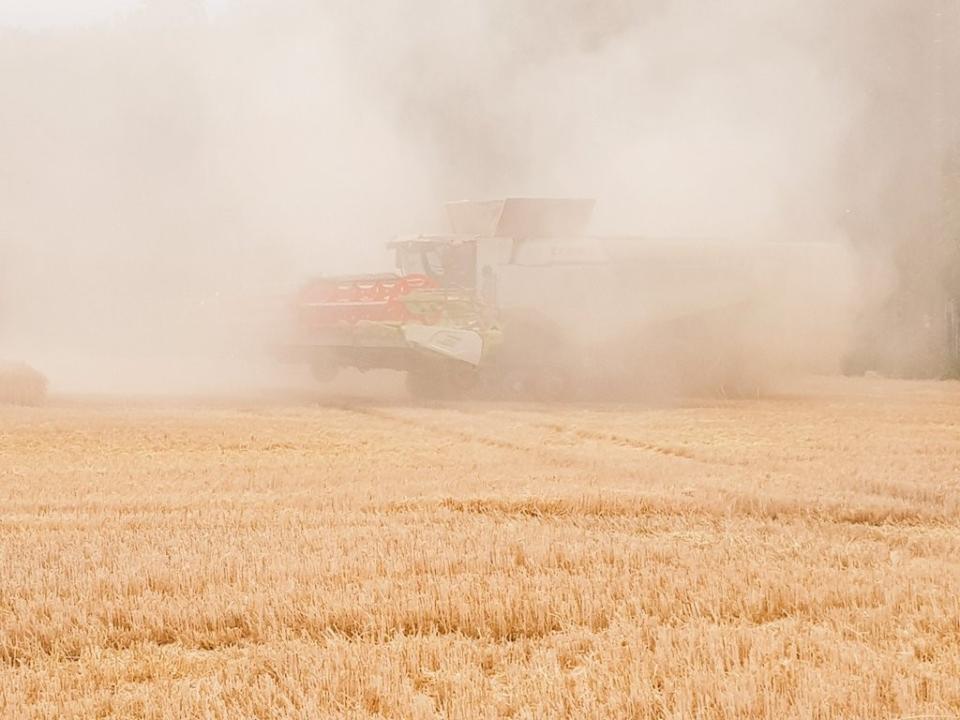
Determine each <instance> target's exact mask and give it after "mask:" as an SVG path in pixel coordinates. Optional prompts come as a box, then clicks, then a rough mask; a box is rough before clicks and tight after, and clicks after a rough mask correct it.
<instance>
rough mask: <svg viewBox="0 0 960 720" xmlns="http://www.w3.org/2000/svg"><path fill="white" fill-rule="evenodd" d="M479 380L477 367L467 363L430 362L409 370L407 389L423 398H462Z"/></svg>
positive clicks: (417, 396) (416, 396)
mask: <svg viewBox="0 0 960 720" xmlns="http://www.w3.org/2000/svg"><path fill="white" fill-rule="evenodd" d="M477 381H478V378H477V371H476V369H475V368H473V367H472V366H470V365H467V364H466V363H461V362H447V363H438V364H430V365H425V366H423V367H417V368H413V369H411V370H409V371H408V372H407V391H408V392H409V393H410V394H411V395H412V396H413V397H415V398H418V399H421V400H460V399H462V398H464V397H466V396H467V395H469V394H470V392H471V391H473V389H474V388H475V387H476V385H477Z"/></svg>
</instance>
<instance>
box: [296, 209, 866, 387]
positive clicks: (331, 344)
mask: <svg viewBox="0 0 960 720" xmlns="http://www.w3.org/2000/svg"><path fill="white" fill-rule="evenodd" d="M593 205H594V203H593V201H592V200H557V199H507V200H501V201H492V202H455V203H449V204H448V205H447V211H448V215H449V219H450V223H451V226H452V232H451V233H450V234H446V235H418V236H415V237H406V238H400V239H398V240H396V241H394V242H392V243H391V244H390V247H391V248H392V249H393V250H394V251H395V253H396V264H397V270H398V271H397V272H396V273H394V274H384V275H363V276H354V277H338V278H317V279H315V280H312V281H310V282H309V283H308V284H307V285H306V286H305V287H303V288H302V290H301V291H300V292H299V294H298V295H297V297H296V298H295V302H294V308H293V311H294V329H293V330H292V334H291V338H290V339H289V340H288V341H287V342H286V343H285V345H284V351H283V352H284V355H285V357H286V358H287V359H288V360H291V361H298V362H306V363H308V364H309V365H310V367H311V368H312V371H313V374H314V376H315V377H316V378H317V379H318V380H320V381H327V380H331V379H332V378H334V377H335V376H336V374H337V373H338V371H339V370H340V369H341V368H345V367H353V368H358V369H360V370H362V371H365V370H373V369H380V368H389V369H394V370H400V371H405V372H406V373H407V377H408V387H409V389H410V391H411V393H412V394H414V395H415V396H418V397H424V398H458V397H470V396H484V397H498V398H530V399H537V400H555V399H575V398H600V397H613V398H625V397H628V396H630V395H633V394H647V393H650V392H668V393H673V392H691V391H703V390H716V391H719V392H722V393H731V392H744V391H751V392H753V391H755V390H756V389H757V387H758V384H759V383H760V382H761V380H762V378H763V377H765V376H766V375H767V374H769V373H770V372H771V371H776V372H779V371H783V370H786V369H788V368H790V369H807V370H809V369H823V367H822V365H823V360H824V359H825V358H829V359H830V360H835V359H836V357H837V356H838V355H839V353H840V352H841V350H842V349H841V348H840V347H839V344H838V342H837V341H838V340H839V339H841V338H842V337H843V336H844V330H845V327H844V325H845V319H846V317H847V309H848V307H849V305H850V302H849V301H850V297H851V295H850V291H851V289H852V282H851V278H852V267H851V263H850V258H849V256H848V255H847V253H846V251H845V250H844V249H843V248H842V247H840V246H838V245H835V244H828V243H781V242H763V243H757V242H751V243H747V242H731V241H719V240H682V239H653V238H644V237H594V236H590V235H588V234H587V233H586V229H587V225H588V222H589V220H590V216H591V214H592V211H593ZM832 349H835V350H836V351H835V352H833V351H832ZM831 369H832V368H831Z"/></svg>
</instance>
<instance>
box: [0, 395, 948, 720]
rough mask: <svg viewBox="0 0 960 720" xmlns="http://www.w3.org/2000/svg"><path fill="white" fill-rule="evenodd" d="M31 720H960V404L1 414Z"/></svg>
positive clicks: (10, 694) (880, 400)
mask: <svg viewBox="0 0 960 720" xmlns="http://www.w3.org/2000/svg"><path fill="white" fill-rule="evenodd" d="M0 570H2V584H0V716H2V717H6V718H33V717H36V718H41V717H42V718H74V717H78V718H79V717H82V718H88V717H90V718H93V717H98V718H128V717H144V718H274V717H277V718H287V717H291V718H293V717H297V718H319V717H357V718H360V717H385V718H407V717H413V718H429V717H445V718H493V717H516V718H545V717H570V718H627V717H636V718H647V717H662V718H741V717H750V718H771V719H773V718H794V717H796V718H830V719H833V718H900V717H917V716H939V717H956V716H958V715H960V386H958V385H956V384H952V383H939V384H937V383H930V384H921V383H894V382H884V381H880V380H859V381H820V382H818V383H817V385H816V386H815V387H808V388H806V389H805V390H804V392H803V393H800V392H799V391H798V392H797V393H795V394H792V395H781V396H778V397H770V398H766V399H762V400H749V401H722V402H703V403H691V404H687V405H685V406H683V407H674V408H652V407H629V408H614V407H574V408H549V407H542V406H541V407H531V406H505V405H470V406H465V407H454V406H443V407H417V406H409V405H403V404H390V403H381V404H376V403H372V402H356V401H354V402H352V403H351V402H348V401H341V402H336V401H326V402H320V403H318V402H316V401H313V402H308V401H303V400H301V401H299V402H293V401H285V402H281V401H265V400H260V401H249V402H247V403H246V404H244V403H242V402H236V403H228V402H214V401H210V402H206V403H203V402H199V401H195V402H183V403H179V404H177V403H171V402H167V403H157V402H153V403H151V402H133V401H131V402H130V403H126V404H125V403H122V402H119V401H93V400H86V401H80V400H72V401H71V400H63V399H61V400H57V401H54V402H53V403H52V404H51V405H50V406H49V407H47V408H44V409H36V408H3V409H0Z"/></svg>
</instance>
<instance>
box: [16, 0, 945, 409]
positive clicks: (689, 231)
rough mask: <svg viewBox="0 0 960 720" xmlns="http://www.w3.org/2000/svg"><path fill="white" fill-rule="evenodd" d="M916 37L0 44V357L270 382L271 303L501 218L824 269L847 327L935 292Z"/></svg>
mask: <svg viewBox="0 0 960 720" xmlns="http://www.w3.org/2000/svg"><path fill="white" fill-rule="evenodd" d="M925 7H926V6H923V7H919V6H918V5H917V4H916V3H910V2H905V1H901V0H851V1H850V2H845V3H835V2H830V1H828V0H806V1H803V2H801V1H800V0H774V1H760V0H749V1H748V0H732V1H731V2H727V3H722V4H721V3H702V2H694V1H693V0H615V1H609V2H597V1H596V0H559V1H558V2H554V3H548V4H544V3H539V2H534V0H467V1H465V2H459V3H450V2H446V1H441V0H419V1H418V2H413V3H411V2H401V1H400V0H371V1H370V2H364V3H354V2H350V1H348V0H328V1H327V2H323V3H314V2H307V1H306V0H270V2H267V1H266V0H234V2H232V3H230V4H228V5H227V6H226V7H225V8H224V9H222V10H221V11H220V12H217V13H216V14H209V13H208V12H206V10H205V8H204V6H203V5H202V4H201V3H199V2H191V1H190V0H177V2H172V1H169V0H167V1H163V0H155V1H153V2H145V3H143V4H142V5H141V6H140V7H139V8H138V9H136V10H134V11H131V12H129V13H127V14H125V15H119V16H117V17H116V18H114V19H113V20H112V21H111V22H109V23H103V24H100V25H95V26H89V27H84V28H63V27H59V28H56V29H49V30H29V31H28V30H19V29H14V28H6V29H2V30H0V93H2V104H0V110H2V115H0V356H4V357H10V358H16V359H23V360H27V361H29V362H31V363H32V364H35V365H37V366H40V367H41V368H42V369H43V370H44V371H45V372H46V373H47V374H48V375H49V376H50V377H51V378H52V381H53V387H54V388H55V389H59V390H91V391H167V392H173V391H178V390H196V389H214V388H223V387H249V385H250V383H257V384H263V383H267V382H272V381H273V380H274V374H275V373H276V372H277V370H276V368H275V367H274V365H273V364H272V363H271V361H270V359H269V358H266V357H261V352H260V346H261V345H262V344H263V342H262V341H263V340H264V338H265V337H266V336H269V335H270V332H271V331H277V332H278V331H279V326H276V325H275V324H274V323H275V318H276V317H279V316H280V315H282V312H283V308H284V302H285V298H286V297H288V296H289V295H290V293H291V292H292V291H293V290H294V289H295V288H296V287H297V285H298V284H299V283H300V282H302V281H303V280H305V279H306V278H307V277H309V276H311V275H317V274H337V273H345V272H347V273H349V272H371V271H376V270H388V269H390V268H391V264H392V258H391V257H390V255H389V254H388V253H387V252H386V250H385V249H384V242H385V241H386V240H388V239H389V238H390V237H391V236H393V235H395V234H398V233H402V232H420V231H441V232H442V231H444V230H445V227H444V226H443V217H442V215H441V204H442V202H443V201H445V200H449V199H460V198H487V197H505V196H576V197H596V198H598V199H599V200H600V202H599V204H598V206H597V214H596V218H595V220H596V222H595V225H594V230H595V231H597V232H598V233H603V234H611V233H612V234H617V235H625V234H630V233H640V234H643V235H645V236H666V237H675V236H709V237H715V238H738V239H752V240H760V239H775V240H791V241H818V242H826V243H831V244H835V245H842V246H844V247H848V248H851V249H853V250H854V251H855V252H856V253H857V258H858V260H857V263H858V272H857V276H856V283H857V288H858V290H857V292H858V293H859V295H858V305H859V307H857V308H856V309H857V310H858V311H859V312H860V313H861V318H863V317H869V318H874V319H875V318H876V317H878V315H877V312H876V308H878V307H883V306H884V303H889V298H890V297H891V296H892V295H894V294H895V293H896V292H897V291H900V290H902V288H903V287H910V288H926V289H927V290H928V291H929V288H930V287H933V286H937V285H938V283H939V282H940V280H939V279H936V281H932V280H931V273H933V272H934V270H933V269H931V268H936V267H938V266H939V265H940V264H941V263H939V260H933V259H932V258H933V255H932V254H930V255H929V257H930V258H931V260H930V261H925V260H923V258H924V257H927V255H925V254H924V253H926V249H927V248H930V247H933V246H934V244H935V241H936V238H935V235H936V232H935V229H936V226H937V208H936V206H935V204H934V202H933V200H932V199H931V198H932V197H933V196H934V195H936V191H935V186H936V184H937V183H938V182H939V174H938V173H939V170H938V167H939V163H940V153H941V152H942V144H938V143H940V140H939V139H938V136H937V134H936V133H935V132H932V125H931V123H932V122H933V120H931V119H930V118H934V117H936V112H935V108H934V106H933V103H934V102H935V99H934V98H935V95H936V92H935V88H934V86H933V85H931V84H930V82H932V81H930V82H928V81H927V80H925V79H924V78H926V77H927V75H926V74H925V72H926V68H927V67H928V65H929V64H930V63H932V62H933V60H932V59H931V57H930V53H931V52H932V51H931V50H930V43H931V42H932V41H928V39H927V38H928V37H933V35H934V34H935V31H936V27H937V22H938V20H937V17H936V14H935V13H933V12H932V11H931V12H928V11H927V10H926V9H924V8H925ZM905 247H908V248H910V252H907V253H905V252H904V248H905ZM904 257H907V258H912V259H913V260H915V262H907V261H905V260H904ZM808 290H809V288H808ZM813 292H816V289H815V288H814V289H813ZM930 292H933V291H930ZM811 304H812V305H813V304H814V303H811ZM921 304H922V303H921ZM804 313H805V310H804V307H803V304H801V306H800V307H798V308H794V311H792V313H791V315H790V317H791V318H795V319H797V320H798V321H799V320H800V319H801V318H802V317H803V316H804ZM882 320H883V319H882V318H881V319H880V320H877V322H881V321H882ZM866 324H867V323H866V321H864V320H862V319H861V325H860V326H859V329H858V330H857V332H861V334H862V328H863V327H866ZM265 329H266V335H265ZM856 336H857V333H856V332H851V333H850V337H849V338H847V339H848V340H850V341H851V342H853V341H854V340H856ZM809 337H810V342H811V343H813V344H815V343H816V336H815V334H812V333H811V335H810V336H809Z"/></svg>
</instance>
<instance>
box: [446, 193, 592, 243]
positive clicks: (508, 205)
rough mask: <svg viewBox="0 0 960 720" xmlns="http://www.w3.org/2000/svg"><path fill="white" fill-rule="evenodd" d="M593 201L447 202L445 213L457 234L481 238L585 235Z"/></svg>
mask: <svg viewBox="0 0 960 720" xmlns="http://www.w3.org/2000/svg"><path fill="white" fill-rule="evenodd" d="M594 204H595V201H594V200H590V199H578V198H573V199H563V198H506V199H504V200H487V201H460V202H450V203H447V206H446V207H447V216H448V217H449V218H450V225H451V226H452V228H453V232H454V233H456V234H457V235H473V236H478V235H479V236H483V237H512V238H524V237H536V236H539V237H549V236H557V235H566V236H577V235H584V234H586V230H587V225H588V224H589V222H590V217H591V216H592V215H593V206H594Z"/></svg>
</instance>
